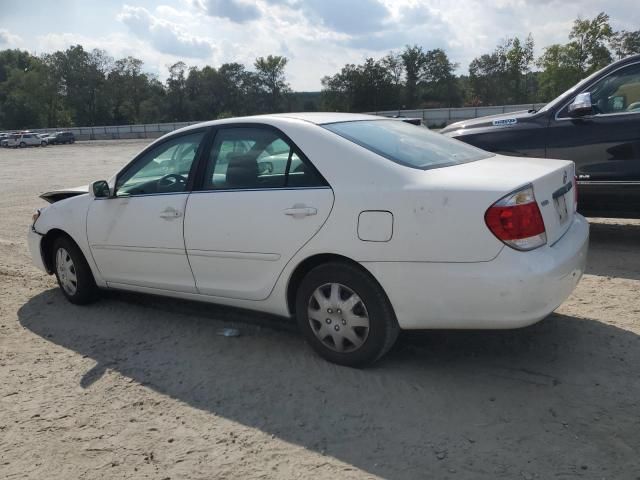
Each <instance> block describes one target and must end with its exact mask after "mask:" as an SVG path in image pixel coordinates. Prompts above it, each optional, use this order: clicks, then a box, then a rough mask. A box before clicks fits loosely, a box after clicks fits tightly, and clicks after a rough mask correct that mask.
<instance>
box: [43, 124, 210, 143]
mask: <svg viewBox="0 0 640 480" xmlns="http://www.w3.org/2000/svg"><path fill="white" fill-rule="evenodd" d="M194 123H198V122H174V123H150V124H146V125H114V126H106V127H63V128H40V129H31V131H32V132H35V133H45V132H57V131H60V130H62V131H65V132H72V133H73V134H74V135H75V137H76V140H117V139H127V138H157V137H160V136H162V135H164V134H165V133H167V132H172V131H173V130H177V129H178V128H182V127H186V126H188V125H193V124H194Z"/></svg>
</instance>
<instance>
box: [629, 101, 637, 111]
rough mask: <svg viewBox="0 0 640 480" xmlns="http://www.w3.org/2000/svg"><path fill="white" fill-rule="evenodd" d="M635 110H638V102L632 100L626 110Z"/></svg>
mask: <svg viewBox="0 0 640 480" xmlns="http://www.w3.org/2000/svg"><path fill="white" fill-rule="evenodd" d="M636 110H640V102H633V103H632V104H631V105H629V106H628V107H627V112H633V111H636Z"/></svg>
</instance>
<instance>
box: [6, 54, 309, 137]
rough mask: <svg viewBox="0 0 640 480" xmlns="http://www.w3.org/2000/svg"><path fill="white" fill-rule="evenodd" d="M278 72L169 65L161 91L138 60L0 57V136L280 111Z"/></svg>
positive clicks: (283, 97)
mask: <svg viewBox="0 0 640 480" xmlns="http://www.w3.org/2000/svg"><path fill="white" fill-rule="evenodd" d="M286 65H287V59H286V58H284V57H280V56H271V55H270V56H268V57H266V58H262V57H261V58H258V59H257V60H256V63H255V68H256V71H255V72H250V71H248V70H246V69H245V67H244V66H243V65H241V64H239V63H227V64H223V65H221V66H220V68H218V69H215V68H213V67H210V66H205V67H204V68H202V69H199V68H196V67H191V68H189V67H188V66H187V65H186V64H185V63H184V62H177V63H175V64H173V65H171V66H169V67H168V73H169V76H168V78H167V80H166V82H165V83H161V82H159V81H158V80H157V78H155V77H154V76H153V75H151V74H148V73H145V72H144V65H143V62H142V60H140V59H137V58H134V57H126V58H121V59H118V60H114V59H112V58H111V57H109V56H108V55H107V54H106V53H105V52H104V51H101V50H92V51H90V52H89V51H86V50H85V49H84V48H83V47H82V46H81V45H75V46H73V47H70V48H68V49H67V50H65V51H57V52H54V53H51V54H45V55H42V56H41V57H36V56H33V55H31V54H29V53H28V52H24V51H20V50H4V51H0V129H3V130H5V129H21V128H54V127H66V126H74V125H78V126H85V125H88V126H90V125H121V124H131V123H155V122H172V121H188V120H208V119H212V118H217V117H221V116H222V117H224V116H236V115H248V114H254V113H262V112H273V111H281V110H286V109H288V108H289V107H290V104H291V100H290V98H289V97H290V90H291V89H290V87H289V84H288V83H287V82H286V79H285V67H286ZM315 105H317V103H316V104H315ZM309 106H310V107H311V106H312V104H310V105H309Z"/></svg>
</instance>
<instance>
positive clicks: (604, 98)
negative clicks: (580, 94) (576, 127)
mask: <svg viewBox="0 0 640 480" xmlns="http://www.w3.org/2000/svg"><path fill="white" fill-rule="evenodd" d="M589 91H590V93H591V103H592V104H593V110H594V112H593V113H595V114H596V115H597V114H602V115H607V114H611V113H625V112H639V113H640V64H636V65H630V66H629V67H626V68H623V69H620V70H618V71H617V72H613V73H612V74H611V75H609V76H607V77H605V78H603V79H602V80H600V81H599V82H598V83H596V84H595V85H593V86H592V87H591V88H590V89H589Z"/></svg>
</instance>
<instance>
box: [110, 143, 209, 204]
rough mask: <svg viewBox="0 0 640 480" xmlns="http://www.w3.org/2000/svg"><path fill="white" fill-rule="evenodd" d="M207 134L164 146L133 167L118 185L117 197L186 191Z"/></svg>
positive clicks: (121, 178) (137, 161)
mask: <svg viewBox="0 0 640 480" xmlns="http://www.w3.org/2000/svg"><path fill="white" fill-rule="evenodd" d="M203 137H204V132H198V133H192V134H190V135H182V136H180V137H175V138H172V139H170V140H167V141H166V142H163V143H161V144H160V145H158V146H157V147H155V148H153V149H152V150H150V151H148V152H147V153H145V154H144V155H143V156H142V157H140V158H139V159H138V160H136V162H134V163H133V164H131V165H130V166H129V167H128V168H127V169H126V170H125V171H124V172H123V173H122V174H120V175H118V180H117V182H116V196H128V195H149V194H155V193H174V192H184V191H185V190H186V187H187V182H188V179H189V174H190V172H191V166H192V164H193V161H194V159H195V158H196V154H197V152H198V148H199V146H200V143H201V142H202V138H203Z"/></svg>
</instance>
